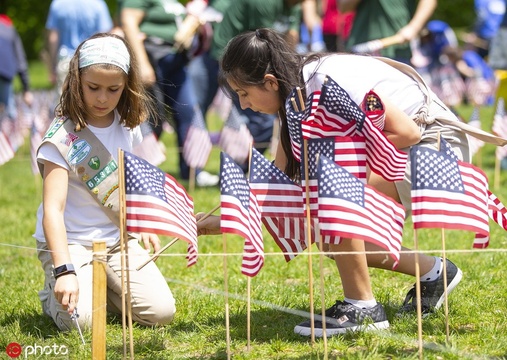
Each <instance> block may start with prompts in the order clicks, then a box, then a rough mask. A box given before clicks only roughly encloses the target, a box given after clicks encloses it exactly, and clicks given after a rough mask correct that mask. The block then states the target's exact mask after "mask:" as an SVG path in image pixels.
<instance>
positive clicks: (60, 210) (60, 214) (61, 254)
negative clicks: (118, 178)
mask: <svg viewBox="0 0 507 360" xmlns="http://www.w3.org/2000/svg"><path fill="white" fill-rule="evenodd" d="M68 181H69V173H68V171H67V170H66V169H64V168H62V167H60V166H58V165H56V164H54V163H51V162H46V163H45V165H44V186H43V209H44V216H43V219H42V226H43V228H44V236H45V238H46V243H47V246H48V249H49V250H50V251H51V258H52V260H53V265H54V267H55V268H56V267H58V266H60V265H64V264H70V263H71V257H70V253H69V246H68V243H67V231H66V229H65V223H64V211H65V202H66V200H67V186H68ZM53 291H54V293H55V296H56V299H57V300H58V302H60V304H62V305H63V307H64V308H65V307H67V310H68V312H69V313H72V312H73V311H74V307H75V305H76V304H77V302H78V299H79V285H78V281H77V277H76V276H75V275H74V274H67V275H63V276H60V277H59V278H58V279H56V283H55V288H54V289H53Z"/></svg>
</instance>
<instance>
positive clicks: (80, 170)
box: [77, 166, 85, 175]
mask: <svg viewBox="0 0 507 360" xmlns="http://www.w3.org/2000/svg"><path fill="white" fill-rule="evenodd" d="M84 172H85V168H84V166H79V167H78V168H77V173H78V174H79V175H81V174H82V173H84Z"/></svg>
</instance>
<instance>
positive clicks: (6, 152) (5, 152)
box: [0, 130, 14, 165]
mask: <svg viewBox="0 0 507 360" xmlns="http://www.w3.org/2000/svg"><path fill="white" fill-rule="evenodd" d="M13 157H14V149H13V148H12V146H11V143H10V142H9V138H8V137H7V136H5V134H4V132H3V131H2V130H0V165H3V164H5V163H6V162H7V161H9V160H11V159H12V158H13Z"/></svg>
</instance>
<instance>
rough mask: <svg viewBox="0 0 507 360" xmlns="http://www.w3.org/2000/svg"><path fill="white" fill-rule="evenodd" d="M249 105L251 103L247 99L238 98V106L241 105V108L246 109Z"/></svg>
mask: <svg viewBox="0 0 507 360" xmlns="http://www.w3.org/2000/svg"><path fill="white" fill-rule="evenodd" d="M250 105H251V104H250V102H248V101H247V100H245V99H242V98H240V99H239V106H241V109H242V110H246V109H248V108H249V107H250Z"/></svg>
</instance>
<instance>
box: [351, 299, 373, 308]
mask: <svg viewBox="0 0 507 360" xmlns="http://www.w3.org/2000/svg"><path fill="white" fill-rule="evenodd" d="M343 300H344V301H345V302H348V303H349V304H351V305H354V306H355V307H358V308H360V309H371V308H372V307H375V306H376V305H377V300H375V299H373V300H352V299H349V298H344V299H343Z"/></svg>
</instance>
